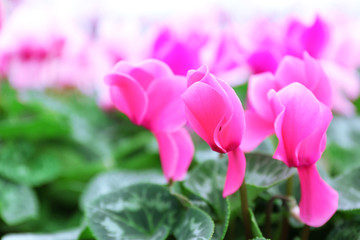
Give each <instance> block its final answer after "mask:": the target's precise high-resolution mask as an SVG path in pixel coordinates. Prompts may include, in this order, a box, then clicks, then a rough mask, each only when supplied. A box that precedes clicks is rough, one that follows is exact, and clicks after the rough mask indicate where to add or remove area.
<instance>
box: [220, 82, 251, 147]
mask: <svg viewBox="0 0 360 240" xmlns="http://www.w3.org/2000/svg"><path fill="white" fill-rule="evenodd" d="M218 81H219V83H220V85H221V87H222V89H224V91H225V92H226V95H227V98H228V99H229V100H230V103H231V106H232V111H231V115H228V116H226V115H225V119H224V121H225V122H224V124H223V125H222V128H221V130H220V131H219V135H218V136H219V142H220V144H221V146H222V148H224V149H225V150H226V151H232V150H234V149H235V148H238V147H239V145H240V143H241V140H242V138H243V135H244V131H245V116H244V109H243V106H242V104H241V102H240V99H239V98H238V96H237V95H236V93H235V91H234V89H233V88H231V87H230V86H229V85H228V84H227V83H225V82H223V81H222V80H218ZM226 117H228V119H226Z"/></svg>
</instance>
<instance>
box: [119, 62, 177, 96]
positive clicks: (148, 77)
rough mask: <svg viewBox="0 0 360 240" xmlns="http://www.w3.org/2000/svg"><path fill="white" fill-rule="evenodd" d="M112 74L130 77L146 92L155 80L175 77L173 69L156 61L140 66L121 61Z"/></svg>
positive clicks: (142, 63)
mask: <svg viewBox="0 0 360 240" xmlns="http://www.w3.org/2000/svg"><path fill="white" fill-rule="evenodd" d="M112 72H114V73H121V74H127V75H130V76H131V77H133V78H134V79H135V80H136V81H137V82H138V83H139V84H140V85H141V86H142V88H143V89H144V90H145V91H146V90H147V88H148V86H149V85H150V83H151V82H152V81H153V80H154V79H159V78H167V77H171V76H173V73H172V72H171V69H170V68H169V67H168V66H167V65H166V64H165V63H163V62H161V61H159V60H156V59H147V60H144V61H142V62H141V63H139V64H131V63H129V62H127V61H120V62H119V63H117V64H116V65H115V67H114V68H113V69H112Z"/></svg>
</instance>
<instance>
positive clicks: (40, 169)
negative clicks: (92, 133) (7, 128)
mask: <svg viewBox="0 0 360 240" xmlns="http://www.w3.org/2000/svg"><path fill="white" fill-rule="evenodd" d="M60 158H61V152H60V151H59V149H56V148H55V147H54V148H47V147H46V146H44V145H43V144H34V143H30V142H26V141H7V142H5V143H4V144H3V145H2V148H1V151H0V175H1V176H3V177H5V178H7V179H9V180H11V181H14V182H17V183H22V184H26V185H30V186H38V185H41V184H44V183H47V182H50V181H52V180H54V179H55V178H57V177H58V176H59V175H60V171H61V165H60V162H59V159H60Z"/></svg>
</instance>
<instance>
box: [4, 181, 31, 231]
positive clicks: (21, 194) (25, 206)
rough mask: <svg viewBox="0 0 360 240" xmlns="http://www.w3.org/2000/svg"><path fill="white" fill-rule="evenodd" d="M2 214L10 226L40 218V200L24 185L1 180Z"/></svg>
mask: <svg viewBox="0 0 360 240" xmlns="http://www.w3.org/2000/svg"><path fill="white" fill-rule="evenodd" d="M0 206H1V207H0V212H1V217H2V219H3V220H4V221H5V222H6V223H7V224H8V225H16V224H19V223H22V222H24V221H27V220H29V219H35V218H36V217H37V216H38V200H37V198H36V195H35V193H34V192H33V190H32V189H31V188H29V187H27V186H24V185H18V184H15V183H11V182H7V181H5V180H3V179H0Z"/></svg>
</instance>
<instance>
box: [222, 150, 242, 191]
mask: <svg viewBox="0 0 360 240" xmlns="http://www.w3.org/2000/svg"><path fill="white" fill-rule="evenodd" d="M228 157H229V164H228V169H227V173H226V179H225V186H224V191H223V197H227V196H229V195H231V194H233V193H234V192H236V191H237V190H238V189H239V188H240V186H241V184H242V182H243V181H244V177H245V169H246V159H245V155H244V153H243V152H242V151H241V150H240V148H236V149H235V150H233V151H230V152H228Z"/></svg>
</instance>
